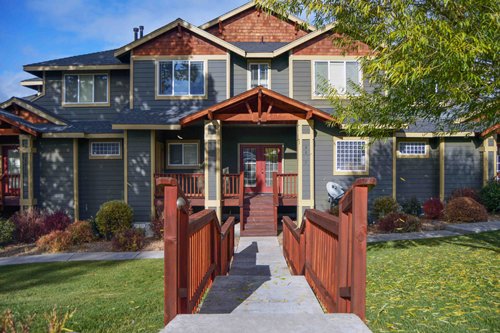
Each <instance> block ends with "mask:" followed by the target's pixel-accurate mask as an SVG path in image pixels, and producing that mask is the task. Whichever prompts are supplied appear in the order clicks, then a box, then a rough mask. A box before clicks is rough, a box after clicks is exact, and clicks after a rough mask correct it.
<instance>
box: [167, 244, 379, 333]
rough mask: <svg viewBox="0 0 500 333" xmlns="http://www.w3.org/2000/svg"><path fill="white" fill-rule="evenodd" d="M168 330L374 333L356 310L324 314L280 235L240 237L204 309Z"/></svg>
mask: <svg viewBox="0 0 500 333" xmlns="http://www.w3.org/2000/svg"><path fill="white" fill-rule="evenodd" d="M161 332H162V333H167V332H190V333H191V332H224V333H225V332H239V333H247V332H266V333H275V332H276V333H278V332H325V333H326V332H353V333H354V332H360V333H363V332H371V331H370V330H369V329H368V328H367V327H366V325H365V324H364V323H363V322H362V321H361V320H360V319H359V318H358V317H357V316H355V315H352V314H325V313H324V312H323V310H322V308H321V306H320V304H319V302H318V300H317V299H316V296H315V295H314V293H313V291H312V289H311V287H310V286H309V284H308V283H307V281H306V279H305V277H304V276H292V275H291V274H290V271H289V270H288V266H287V264H286V261H285V258H284V257H283V254H282V250H281V248H280V246H279V243H278V238H277V237H242V238H240V242H239V244H238V248H237V250H236V253H235V255H234V259H233V262H232V265H231V270H230V272H229V275H228V276H218V277H216V278H215V281H214V283H213V285H212V287H211V288H210V291H209V292H208V294H207V296H206V298H205V301H204V302H203V304H202V306H201V309H200V314H196V315H178V316H176V317H175V319H174V320H173V321H172V322H170V323H169V324H168V325H167V326H166V327H165V329H163V330H162V331H161Z"/></svg>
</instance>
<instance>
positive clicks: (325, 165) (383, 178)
mask: <svg viewBox="0 0 500 333" xmlns="http://www.w3.org/2000/svg"><path fill="white" fill-rule="evenodd" d="M314 126H315V129H314V131H315V140H314V147H315V148H314V149H315V151H314V159H315V164H314V177H315V179H314V181H315V183H314V191H315V195H314V200H315V205H316V208H317V209H319V210H322V211H324V210H326V209H328V208H330V204H329V202H328V193H327V191H326V184H327V183H328V182H336V183H338V184H340V185H341V186H342V187H343V188H344V190H347V189H348V188H349V187H350V186H351V185H352V183H353V182H354V180H356V179H357V178H361V177H374V178H376V179H377V186H375V188H373V190H372V191H371V192H370V193H369V194H368V210H369V216H368V217H369V218H374V216H373V214H372V213H371V211H372V205H373V201H374V200H375V199H376V198H378V197H382V196H386V195H392V140H387V141H386V142H385V143H384V142H383V141H377V142H375V143H373V145H372V146H371V147H370V148H369V159H370V174H369V175H368V176H334V175H333V167H334V166H333V153H334V152H333V136H340V134H341V133H340V131H339V129H338V128H336V127H335V128H331V127H327V126H326V125H325V124H324V123H322V122H319V121H315V122H314ZM342 135H343V134H342Z"/></svg>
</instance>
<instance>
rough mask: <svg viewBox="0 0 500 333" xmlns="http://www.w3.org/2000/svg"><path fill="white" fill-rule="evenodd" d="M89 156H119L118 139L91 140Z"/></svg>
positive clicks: (119, 146)
mask: <svg viewBox="0 0 500 333" xmlns="http://www.w3.org/2000/svg"><path fill="white" fill-rule="evenodd" d="M90 158H121V144H120V142H119V141H104V142H102V141H94V142H91V143H90Z"/></svg>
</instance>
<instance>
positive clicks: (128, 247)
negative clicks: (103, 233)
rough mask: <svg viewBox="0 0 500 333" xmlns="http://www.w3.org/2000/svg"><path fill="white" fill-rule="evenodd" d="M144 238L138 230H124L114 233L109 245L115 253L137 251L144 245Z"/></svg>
mask: <svg viewBox="0 0 500 333" xmlns="http://www.w3.org/2000/svg"><path fill="white" fill-rule="evenodd" d="M144 238H145V237H144V234H143V232H142V231H141V230H139V229H125V230H120V231H117V232H115V235H114V236H113V238H112V239H111V244H112V245H113V249H115V250H116V251H137V250H139V249H140V248H142V246H143V245H144Z"/></svg>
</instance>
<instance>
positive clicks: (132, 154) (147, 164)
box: [127, 131, 152, 222]
mask: <svg viewBox="0 0 500 333" xmlns="http://www.w3.org/2000/svg"><path fill="white" fill-rule="evenodd" d="M127 136H128V149H127V154H128V161H127V177H128V179H127V182H128V203H129V205H131V206H132V208H133V209H134V222H148V221H149V220H150V215H151V186H152V185H151V131H127Z"/></svg>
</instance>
